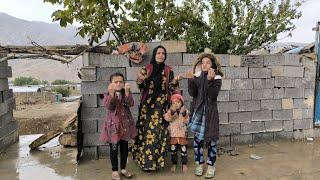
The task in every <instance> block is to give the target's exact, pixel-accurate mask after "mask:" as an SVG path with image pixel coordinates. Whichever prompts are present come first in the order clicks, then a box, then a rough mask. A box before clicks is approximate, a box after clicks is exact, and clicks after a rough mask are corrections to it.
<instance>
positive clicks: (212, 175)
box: [204, 166, 216, 179]
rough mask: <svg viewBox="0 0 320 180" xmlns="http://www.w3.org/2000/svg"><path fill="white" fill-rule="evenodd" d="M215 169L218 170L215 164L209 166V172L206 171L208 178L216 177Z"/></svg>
mask: <svg viewBox="0 0 320 180" xmlns="http://www.w3.org/2000/svg"><path fill="white" fill-rule="evenodd" d="M215 171H216V168H215V167H214V166H208V169H207V173H206V175H205V176H204V177H205V178H206V179H212V178H214V173H215Z"/></svg>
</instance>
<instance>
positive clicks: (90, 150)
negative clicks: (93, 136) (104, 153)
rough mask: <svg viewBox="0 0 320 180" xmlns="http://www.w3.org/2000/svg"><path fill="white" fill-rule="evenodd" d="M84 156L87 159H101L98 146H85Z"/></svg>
mask: <svg viewBox="0 0 320 180" xmlns="http://www.w3.org/2000/svg"><path fill="white" fill-rule="evenodd" d="M83 157H84V158H85V159H99V152H98V146H91V147H90V146H89V147H83Z"/></svg>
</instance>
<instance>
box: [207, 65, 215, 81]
mask: <svg viewBox="0 0 320 180" xmlns="http://www.w3.org/2000/svg"><path fill="white" fill-rule="evenodd" d="M215 76H216V73H215V72H214V69H212V68H210V69H209V71H208V76H207V78H208V80H209V81H210V80H214V77H215Z"/></svg>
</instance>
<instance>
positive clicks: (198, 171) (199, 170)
mask: <svg viewBox="0 0 320 180" xmlns="http://www.w3.org/2000/svg"><path fill="white" fill-rule="evenodd" d="M194 174H195V175H196V176H202V174H203V167H202V165H201V164H197V165H196V170H195V172H194Z"/></svg>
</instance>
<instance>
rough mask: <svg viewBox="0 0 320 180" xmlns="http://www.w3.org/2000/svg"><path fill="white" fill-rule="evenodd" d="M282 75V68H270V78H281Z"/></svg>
mask: <svg viewBox="0 0 320 180" xmlns="http://www.w3.org/2000/svg"><path fill="white" fill-rule="evenodd" d="M283 75H284V66H271V76H272V77H276V76H283Z"/></svg>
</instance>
